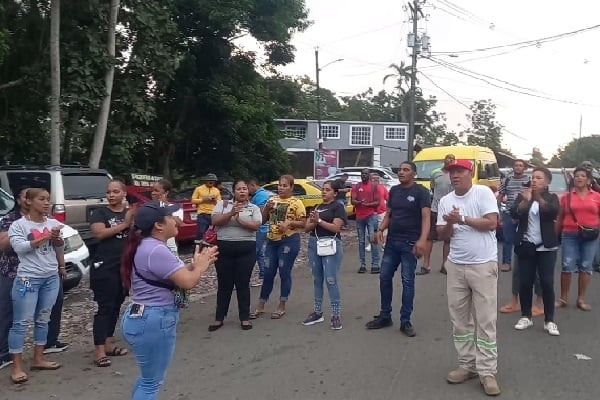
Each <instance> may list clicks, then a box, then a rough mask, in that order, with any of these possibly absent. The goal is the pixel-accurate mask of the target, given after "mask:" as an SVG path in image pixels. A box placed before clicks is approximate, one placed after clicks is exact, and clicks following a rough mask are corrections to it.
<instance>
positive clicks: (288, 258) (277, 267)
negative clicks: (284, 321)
mask: <svg viewBox="0 0 600 400" xmlns="http://www.w3.org/2000/svg"><path fill="white" fill-rule="evenodd" d="M299 252H300V234H299V233H295V234H293V235H291V236H288V237H285V238H283V239H281V240H268V239H267V247H266V250H265V253H266V256H267V265H266V266H265V278H264V280H263V285H262V288H261V289H260V301H261V302H264V303H266V302H267V300H269V296H270V295H271V292H272V291H273V283H274V282H275V276H276V275H277V271H279V279H280V280H281V294H280V296H279V301H287V299H288V297H289V296H290V292H291V291H292V267H293V266H294V262H296V257H298V253H299Z"/></svg>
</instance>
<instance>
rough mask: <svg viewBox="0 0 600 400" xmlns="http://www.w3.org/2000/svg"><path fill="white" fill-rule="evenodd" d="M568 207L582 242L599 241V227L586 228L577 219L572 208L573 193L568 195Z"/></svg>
mask: <svg viewBox="0 0 600 400" xmlns="http://www.w3.org/2000/svg"><path fill="white" fill-rule="evenodd" d="M567 207H569V212H570V213H571V216H572V217H573V221H575V223H576V224H577V231H578V233H579V237H580V238H581V240H583V241H584V242H590V241H592V240H596V239H598V234H599V233H600V230H598V227H597V226H596V227H594V226H585V225H581V224H580V223H579V222H578V221H577V217H576V216H575V213H574V212H573V209H572V208H571V192H569V194H567Z"/></svg>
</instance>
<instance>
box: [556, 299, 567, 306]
mask: <svg viewBox="0 0 600 400" xmlns="http://www.w3.org/2000/svg"><path fill="white" fill-rule="evenodd" d="M565 307H567V302H566V300H563V299H558V300H556V302H555V303H554V308H565Z"/></svg>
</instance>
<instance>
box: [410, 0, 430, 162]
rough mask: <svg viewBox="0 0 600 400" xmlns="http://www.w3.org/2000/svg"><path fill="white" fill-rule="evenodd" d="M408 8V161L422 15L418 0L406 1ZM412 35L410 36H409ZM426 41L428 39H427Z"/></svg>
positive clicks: (411, 142) (412, 134) (411, 149)
mask: <svg viewBox="0 0 600 400" xmlns="http://www.w3.org/2000/svg"><path fill="white" fill-rule="evenodd" d="M408 7H409V8H410V12H411V17H412V22H413V29H412V34H409V40H408V46H409V47H412V63H411V72H410V113H409V116H408V118H409V119H408V149H407V150H408V154H407V159H408V161H412V159H413V155H414V154H413V153H414V148H415V119H416V115H415V114H416V109H417V105H416V102H417V56H418V55H419V52H420V48H421V38H419V32H418V28H419V24H418V22H419V15H420V16H421V17H423V11H422V10H421V5H420V0H413V2H412V3H408ZM411 36H412V38H411ZM427 39H428V38H427ZM427 42H428V40H427Z"/></svg>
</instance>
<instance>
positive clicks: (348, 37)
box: [324, 21, 405, 45]
mask: <svg viewBox="0 0 600 400" xmlns="http://www.w3.org/2000/svg"><path fill="white" fill-rule="evenodd" d="M404 24H405V21H397V22H394V23H393V24H390V25H384V26H381V27H379V28H376V29H371V30H368V31H364V32H359V33H356V34H353V35H350V36H345V37H342V38H339V39H335V40H332V41H331V42H326V43H324V45H330V44H334V43H339V42H343V41H346V40H349V39H354V38H356V37H360V36H366V35H369V34H371V33H375V32H380V31H383V30H386V29H389V28H392V27H395V26H400V27H401V28H402V27H403V26H404Z"/></svg>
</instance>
